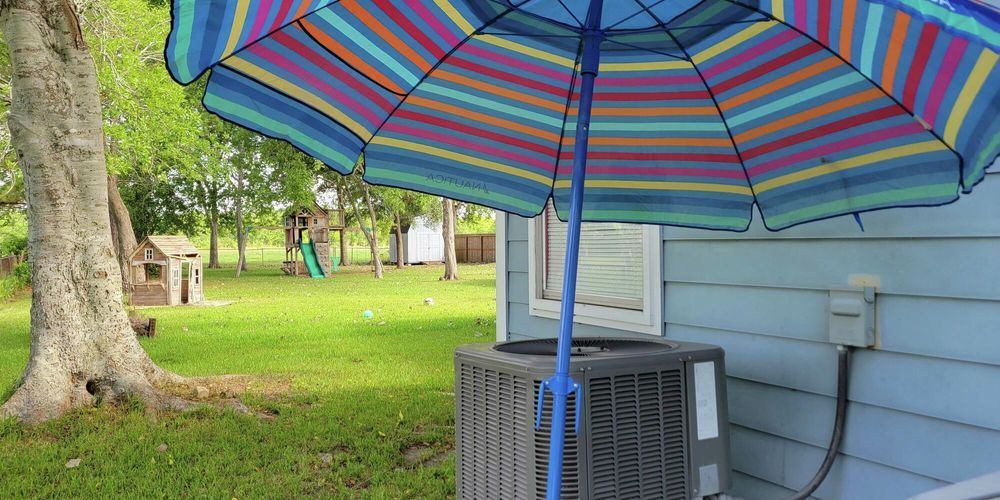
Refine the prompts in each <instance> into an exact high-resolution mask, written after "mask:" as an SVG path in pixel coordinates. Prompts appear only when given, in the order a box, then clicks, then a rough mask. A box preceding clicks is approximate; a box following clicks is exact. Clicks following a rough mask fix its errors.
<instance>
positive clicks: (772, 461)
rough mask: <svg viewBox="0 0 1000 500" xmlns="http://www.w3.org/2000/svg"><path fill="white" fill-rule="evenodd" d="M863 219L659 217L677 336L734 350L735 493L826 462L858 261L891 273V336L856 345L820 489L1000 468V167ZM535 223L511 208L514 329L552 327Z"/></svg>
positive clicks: (892, 487) (787, 480) (753, 492)
mask: <svg viewBox="0 0 1000 500" xmlns="http://www.w3.org/2000/svg"><path fill="white" fill-rule="evenodd" d="M863 219H864V223H865V228H866V231H865V232H861V231H860V230H859V229H858V226H857V225H856V223H855V222H854V221H853V220H852V219H851V218H850V217H847V218H840V219H835V220H829V221H823V222H818V223H814V224H808V225H804V226H799V227H796V228H793V229H790V230H788V231H783V232H780V233H770V232H768V231H766V230H765V229H763V228H762V227H761V226H760V224H759V221H758V222H757V223H755V224H754V226H753V227H752V228H751V230H750V231H749V232H747V233H744V234H729V233H722V232H712V231H695V230H686V229H678V228H664V230H663V236H664V246H663V281H664V293H663V295H664V306H663V307H664V318H665V331H666V336H667V337H668V338H673V339H677V340H690V341H698V342H707V343H713V344H718V345H721V346H722V347H724V348H725V349H726V358H727V370H728V375H729V411H730V415H729V416H730V420H731V422H732V447H733V449H732V451H733V466H734V469H735V474H734V477H735V480H734V486H733V489H732V490H731V491H730V493H731V494H734V495H737V496H743V497H746V498H749V499H762V500H763V499H771V498H777V497H781V496H784V495H785V494H787V493H788V492H789V491H790V490H791V489H794V488H797V487H799V486H801V485H802V484H804V483H805V482H807V481H808V480H809V478H810V477H811V476H812V474H813V473H814V472H815V469H816V467H817V466H818V465H819V462H820V461H821V460H822V456H823V453H824V450H825V447H826V445H827V443H828V440H829V433H830V429H831V425H832V420H833V410H834V403H835V401H834V397H833V396H834V394H835V392H836V386H835V385H836V351H835V347H834V346H833V345H831V344H829V343H827V342H826V338H827V317H826V314H827V313H826V301H827V290H828V289H829V288H830V287H833V286H845V285H847V280H848V275H851V274H871V275H877V276H879V277H880V279H881V287H880V289H879V295H878V302H877V322H878V329H879V347H878V349H870V350H860V351H856V353H855V356H854V358H853V360H854V363H853V367H852V374H851V390H850V400H851V403H850V404H849V406H848V419H847V432H846V435H845V440H844V443H843V446H842V449H841V451H842V455H841V457H839V459H838V463H837V465H836V466H835V467H834V469H833V471H832V473H831V475H830V477H829V478H828V479H827V481H826V483H825V484H824V485H823V487H822V488H821V489H820V490H819V491H818V492H817V493H816V495H815V496H816V497H818V498H823V499H852V500H853V499H862V500H863V499H893V498H906V497H908V496H910V495H913V494H915V493H919V492H921V491H926V490H928V489H931V488H935V487H938V486H941V485H944V484H946V483H950V482H956V481H961V480H965V479H969V478H972V477H975V476H978V475H982V474H985V473H987V472H991V471H994V470H997V469H1000V397H998V395H1000V175H998V174H990V175H988V176H987V179H986V180H985V181H984V182H983V184H982V185H980V186H979V187H978V188H977V190H976V193H975V194H973V195H972V196H967V197H965V198H963V199H962V200H961V201H959V202H958V203H955V204H953V205H950V206H947V207H940V208H926V209H924V208H919V209H900V210H888V211H882V212H877V213H871V214H866V215H864V216H863ZM527 231H528V224H527V220H526V219H523V218H520V217H514V216H512V217H510V218H509V219H508V225H507V251H508V257H507V258H508V266H507V269H506V270H505V271H506V273H507V279H508V304H507V305H508V307H507V314H508V322H509V323H508V325H509V327H508V330H509V336H510V338H511V339H519V338H529V337H546V336H554V335H555V331H556V326H555V325H556V323H555V321H552V320H548V319H543V318H537V317H532V316H530V315H529V314H528V269H527V265H528V245H527V239H528V238H527ZM501 271H502V270H501ZM576 331H577V332H578V334H580V335H598V334H612V335H617V334H623V333H624V332H621V331H617V330H609V329H605V328H599V327H590V326H582V325H581V326H578V328H577V330H576Z"/></svg>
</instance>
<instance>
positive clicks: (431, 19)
mask: <svg viewBox="0 0 1000 500" xmlns="http://www.w3.org/2000/svg"><path fill="white" fill-rule="evenodd" d="M428 3H429V2H428ZM406 5H407V6H409V7H410V8H411V9H413V11H414V12H416V13H417V15H418V16H420V19H423V20H424V22H425V23H427V25H428V26H430V27H431V28H433V29H434V31H436V32H437V34H438V35H440V36H441V38H444V39H445V41H446V42H448V44H449V46H448V47H445V52H447V51H448V50H449V49H451V48H452V47H455V46H457V45H458V44H459V43H460V42H461V40H460V39H459V38H458V37H456V36H455V34H454V33H452V32H451V31H449V30H448V28H445V27H444V25H443V24H441V21H440V20H439V18H438V16H435V15H434V14H431V13H430V11H428V10H427V8H426V7H425V6H424V2H422V1H419V0H406ZM441 17H444V16H441Z"/></svg>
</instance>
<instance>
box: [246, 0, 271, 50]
mask: <svg viewBox="0 0 1000 500" xmlns="http://www.w3.org/2000/svg"><path fill="white" fill-rule="evenodd" d="M271 1H272V0H261V4H260V7H258V8H257V18H256V19H254V20H253V29H251V30H250V36H249V37H248V38H247V41H253V40H256V39H257V38H259V37H260V32H261V31H263V29H264V20H265V19H267V14H268V12H270V11H271Z"/></svg>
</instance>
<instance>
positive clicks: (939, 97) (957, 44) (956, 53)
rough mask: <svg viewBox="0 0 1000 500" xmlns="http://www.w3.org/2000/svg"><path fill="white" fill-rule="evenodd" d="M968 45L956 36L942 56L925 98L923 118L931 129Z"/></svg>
mask: <svg viewBox="0 0 1000 500" xmlns="http://www.w3.org/2000/svg"><path fill="white" fill-rule="evenodd" d="M968 45H969V41H968V40H966V39H964V38H959V37H957V36H956V37H952V39H951V43H949V44H948V50H947V51H946V52H945V54H944V59H943V60H942V62H941V67H940V68H938V71H937V77H935V78H934V85H933V86H932V87H931V92H930V94H929V95H928V96H927V103H926V104H925V105H924V116H923V118H924V121H926V122H927V123H929V124H930V125H931V127H936V126H937V116H938V112H939V111H940V110H941V101H943V100H944V94H945V92H947V91H948V85H950V84H951V82H952V77H954V76H955V69H957V68H958V63H959V62H961V60H962V54H964V53H965V49H966V47H968Z"/></svg>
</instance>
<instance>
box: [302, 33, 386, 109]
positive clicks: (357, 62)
mask: <svg viewBox="0 0 1000 500" xmlns="http://www.w3.org/2000/svg"><path fill="white" fill-rule="evenodd" d="M299 22H301V23H302V27H303V28H305V30H306V32H308V33H309V34H310V35H311V36H312V37H313V38H315V39H316V41H318V42H319V43H321V44H322V45H323V46H324V47H326V48H327V50H329V51H330V52H333V53H334V54H336V55H337V57H339V58H341V59H343V60H344V62H346V63H347V64H349V65H351V66H353V67H354V69H355V70H357V71H358V72H359V73H361V74H362V75H365V76H367V77H368V78H371V79H372V80H374V81H375V83H378V84H379V85H381V86H383V87H385V88H387V89H389V90H390V91H392V92H395V93H397V94H403V93H405V92H406V91H405V90H403V89H402V88H400V87H399V85H396V83H395V82H393V81H392V80H390V79H389V78H387V77H386V76H385V75H383V74H382V73H380V72H379V71H378V70H377V69H375V68H374V67H372V66H371V65H370V64H368V63H367V62H365V60H364V59H363V58H361V57H358V56H357V55H355V54H353V53H352V52H351V51H349V50H347V48H346V47H344V46H343V45H341V44H340V43H339V42H337V41H336V40H334V39H333V38H330V36H329V35H327V34H326V33H323V30H321V29H319V28H317V27H316V26H315V25H313V24H312V23H310V22H309V21H306V20H305V19H302V20H300V21H299Z"/></svg>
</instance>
